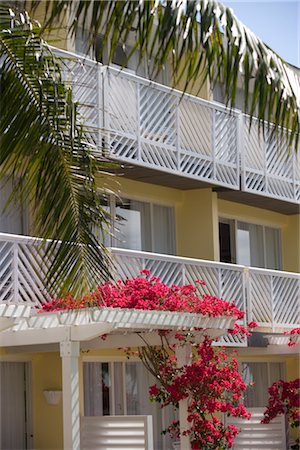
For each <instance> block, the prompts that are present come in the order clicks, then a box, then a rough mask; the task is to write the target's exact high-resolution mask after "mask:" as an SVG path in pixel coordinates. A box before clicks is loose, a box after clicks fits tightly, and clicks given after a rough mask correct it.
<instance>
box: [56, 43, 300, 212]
mask: <svg viewBox="0 0 300 450" xmlns="http://www.w3.org/2000/svg"><path fill="white" fill-rule="evenodd" d="M59 54H62V55H63V56H67V57H68V58H69V59H68V60H67V62H68V65H69V67H70V69H71V70H70V71H66V75H65V76H66V78H67V79H68V80H69V81H71V82H72V83H73V86H74V93H75V97H76V99H77V100H78V101H79V102H80V104H81V105H82V106H81V112H82V115H83V116H84V118H85V121H86V124H87V126H88V128H89V130H90V133H91V135H92V136H93V139H94V140H95V142H96V143H97V144H101V146H103V145H104V146H105V149H108V152H109V154H110V155H111V156H112V157H113V158H114V159H116V160H118V161H120V162H122V163H123V168H122V173H124V174H125V175H126V176H127V177H130V178H133V179H136V180H140V181H146V182H149V183H155V184H161V185H166V186H171V187H176V188H179V189H190V188H196V187H202V186H206V187H208V186H212V187H214V188H215V189H216V190H217V191H218V192H219V196H220V197H221V198H225V199H232V200H237V201H241V202H247V203H248V204H254V205H256V206H261V205H263V202H264V198H263V197H268V198H269V199H270V200H269V201H268V205H263V206H264V207H267V208H269V209H274V210H277V211H279V212H284V213H288V214H289V213H297V212H298V211H299V204H300V157H299V152H298V153H297V154H296V152H295V151H291V152H289V149H288V146H287V145H286V144H285V142H284V140H280V138H279V137H278V139H277V138H276V136H274V135H273V134H272V132H271V130H267V131H265V134H264V135H263V134H262V133H259V128H258V123H257V121H255V120H253V123H252V126H251V128H250V131H249V118H248V116H246V115H245V114H243V113H242V112H241V111H238V110H229V109H227V108H225V107H224V106H223V105H221V104H219V103H216V102H212V101H207V100H203V99H201V98H199V97H195V96H192V95H188V94H185V95H183V93H182V92H181V91H177V90H175V89H171V88H169V87H166V86H164V85H160V84H158V83H155V82H151V81H149V80H147V79H144V78H141V77H138V76H136V75H134V74H131V73H128V72H127V71H125V70H123V71H120V70H118V69H115V68H113V67H107V66H102V65H101V64H99V63H96V62H95V61H91V60H88V59H84V58H82V57H80V56H77V55H71V54H68V53H66V52H62V51H59ZM162 173H163V174H164V176H162Z"/></svg>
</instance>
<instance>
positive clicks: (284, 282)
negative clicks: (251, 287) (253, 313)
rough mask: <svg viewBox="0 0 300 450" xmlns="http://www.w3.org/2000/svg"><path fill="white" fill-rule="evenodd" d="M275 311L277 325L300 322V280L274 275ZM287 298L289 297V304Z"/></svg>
mask: <svg viewBox="0 0 300 450" xmlns="http://www.w3.org/2000/svg"><path fill="white" fill-rule="evenodd" d="M272 289H273V298H274V300H273V311H274V323H275V326H278V327H280V326H287V325H290V326H291V325H292V324H294V325H297V324H299V323H300V280H299V279H293V278H286V277H284V276H275V275H274V276H272ZM286 299H289V302H288V304H287V302H286Z"/></svg>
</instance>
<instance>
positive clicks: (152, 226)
mask: <svg viewBox="0 0 300 450" xmlns="http://www.w3.org/2000/svg"><path fill="white" fill-rule="evenodd" d="M103 207H104V208H105V209H107V210H110V212H111V215H112V217H113V224H112V229H114V232H113V233H112V236H104V237H102V238H101V236H99V239H101V240H102V242H103V243H104V244H105V245H106V246H108V247H109V246H112V247H118V248H126V249H130V250H138V251H148V252H157V253H163V254H175V251H176V248H175V247H176V246H175V213H174V208H173V207H170V206H164V205H157V204H153V203H148V202H142V201H139V200H132V199H115V198H114V197H111V198H110V200H104V199H103Z"/></svg>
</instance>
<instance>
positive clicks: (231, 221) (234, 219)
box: [218, 214, 282, 270]
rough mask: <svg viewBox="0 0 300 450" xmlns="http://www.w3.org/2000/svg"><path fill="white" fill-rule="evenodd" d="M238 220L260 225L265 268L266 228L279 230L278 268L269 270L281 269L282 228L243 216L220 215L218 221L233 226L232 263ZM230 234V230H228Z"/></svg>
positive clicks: (235, 252)
mask: <svg viewBox="0 0 300 450" xmlns="http://www.w3.org/2000/svg"><path fill="white" fill-rule="evenodd" d="M238 222H243V223H247V224H250V225H257V226H259V227H262V233H263V258H264V267H262V268H266V267H265V266H266V261H267V249H266V232H265V229H266V228H272V229H274V230H278V231H279V253H280V254H279V268H278V269H271V270H282V230H281V227H280V226H278V225H274V224H271V223H270V224H268V223H266V222H264V223H262V222H255V221H252V220H247V218H246V219H245V218H243V217H230V216H227V215H225V214H224V215H220V216H219V221H218V223H226V224H229V226H230V227H233V233H232V236H233V237H234V242H232V243H231V251H233V252H234V253H233V254H232V259H233V264H237V232H238ZM230 234H231V232H230Z"/></svg>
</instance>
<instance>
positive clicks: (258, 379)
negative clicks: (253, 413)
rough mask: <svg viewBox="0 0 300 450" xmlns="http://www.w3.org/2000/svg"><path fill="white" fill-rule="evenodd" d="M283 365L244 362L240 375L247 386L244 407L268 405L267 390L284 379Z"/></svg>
mask: <svg viewBox="0 0 300 450" xmlns="http://www.w3.org/2000/svg"><path fill="white" fill-rule="evenodd" d="M284 369H285V367H284V363H277V362H244V363H242V375H243V379H244V381H245V383H246V384H247V385H248V387H247V390H246V393H245V401H244V403H245V406H246V407H248V408H252V407H262V406H266V405H267V404H268V388H269V387H270V386H271V385H272V384H273V383H274V382H275V381H277V380H280V379H284Z"/></svg>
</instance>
